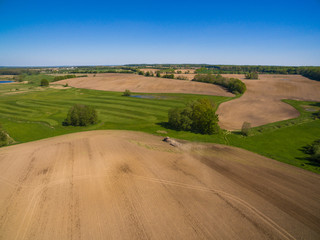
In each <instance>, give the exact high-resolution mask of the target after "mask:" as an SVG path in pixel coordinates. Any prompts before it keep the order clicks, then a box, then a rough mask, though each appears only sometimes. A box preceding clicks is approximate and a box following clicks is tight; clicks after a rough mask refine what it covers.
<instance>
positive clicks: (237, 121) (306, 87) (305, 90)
mask: <svg viewBox="0 0 320 240" xmlns="http://www.w3.org/2000/svg"><path fill="white" fill-rule="evenodd" d="M223 76H225V77H235V78H239V79H241V80H242V81H243V82H244V83H245V84H246V86H247V91H246V92H245V93H244V95H243V96H242V97H240V98H238V99H236V100H232V101H229V102H225V103H222V104H221V105H220V106H219V109H218V111H217V113H218V114H219V120H220V126H221V127H222V128H224V129H228V130H235V129H240V128H241V126H242V124H243V122H245V121H247V122H250V123H251V125H252V126H260V125H264V124H267V123H271V122H277V121H281V120H286V119H290V118H295V117H298V116H299V112H298V111H297V110H296V109H294V108H293V107H291V106H290V105H288V104H286V103H283V102H281V100H282V99H294V100H305V101H320V94H319V93H320V82H317V81H313V80H310V79H308V78H305V77H303V76H300V75H268V74H260V75H259V80H246V79H244V75H242V74H223Z"/></svg>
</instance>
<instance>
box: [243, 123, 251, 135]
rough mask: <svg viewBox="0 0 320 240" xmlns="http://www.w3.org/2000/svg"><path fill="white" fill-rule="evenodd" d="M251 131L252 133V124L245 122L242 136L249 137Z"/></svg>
mask: <svg viewBox="0 0 320 240" xmlns="http://www.w3.org/2000/svg"><path fill="white" fill-rule="evenodd" d="M250 131H251V123H249V122H244V123H243V124H242V128H241V134H242V135H243V136H249V134H250Z"/></svg>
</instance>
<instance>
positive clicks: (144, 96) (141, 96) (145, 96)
mask: <svg viewBox="0 0 320 240" xmlns="http://www.w3.org/2000/svg"><path fill="white" fill-rule="evenodd" d="M130 97H134V98H147V99H165V98H166V97H165V96H153V95H131V96H130Z"/></svg>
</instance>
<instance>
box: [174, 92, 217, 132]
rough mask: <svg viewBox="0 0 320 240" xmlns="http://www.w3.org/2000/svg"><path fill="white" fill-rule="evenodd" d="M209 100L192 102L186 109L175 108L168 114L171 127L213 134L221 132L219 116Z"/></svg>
mask: <svg viewBox="0 0 320 240" xmlns="http://www.w3.org/2000/svg"><path fill="white" fill-rule="evenodd" d="M214 110H215V106H214V103H213V102H211V101H210V100H209V99H206V98H204V99H198V100H196V101H193V102H190V103H189V104H187V105H186V106H185V108H173V109H170V110H169V112H168V119H169V121H168V122H169V125H170V126H171V127H172V128H174V129H176V130H185V131H189V130H190V131H192V132H196V133H201V134H213V133H216V132H218V131H219V127H218V121H219V119H218V115H217V114H215V111H214Z"/></svg>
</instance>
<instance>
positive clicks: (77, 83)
mask: <svg viewBox="0 0 320 240" xmlns="http://www.w3.org/2000/svg"><path fill="white" fill-rule="evenodd" d="M54 83H55V84H56V83H57V84H66V83H68V84H69V86H72V87H77V88H88V89H96V90H105V91H116V92H123V91H124V90H125V89H129V90H130V91H131V92H141V93H193V94H205V95H215V96H226V97H232V96H233V94H231V93H229V92H227V91H226V90H225V89H223V88H222V87H220V86H216V85H213V84H208V83H200V82H190V81H181V80H174V79H165V78H156V77H145V76H141V75H137V74H123V73H122V74H121V73H102V74H96V76H95V77H93V76H90V77H82V78H72V79H66V80H61V81H58V82H54Z"/></svg>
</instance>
